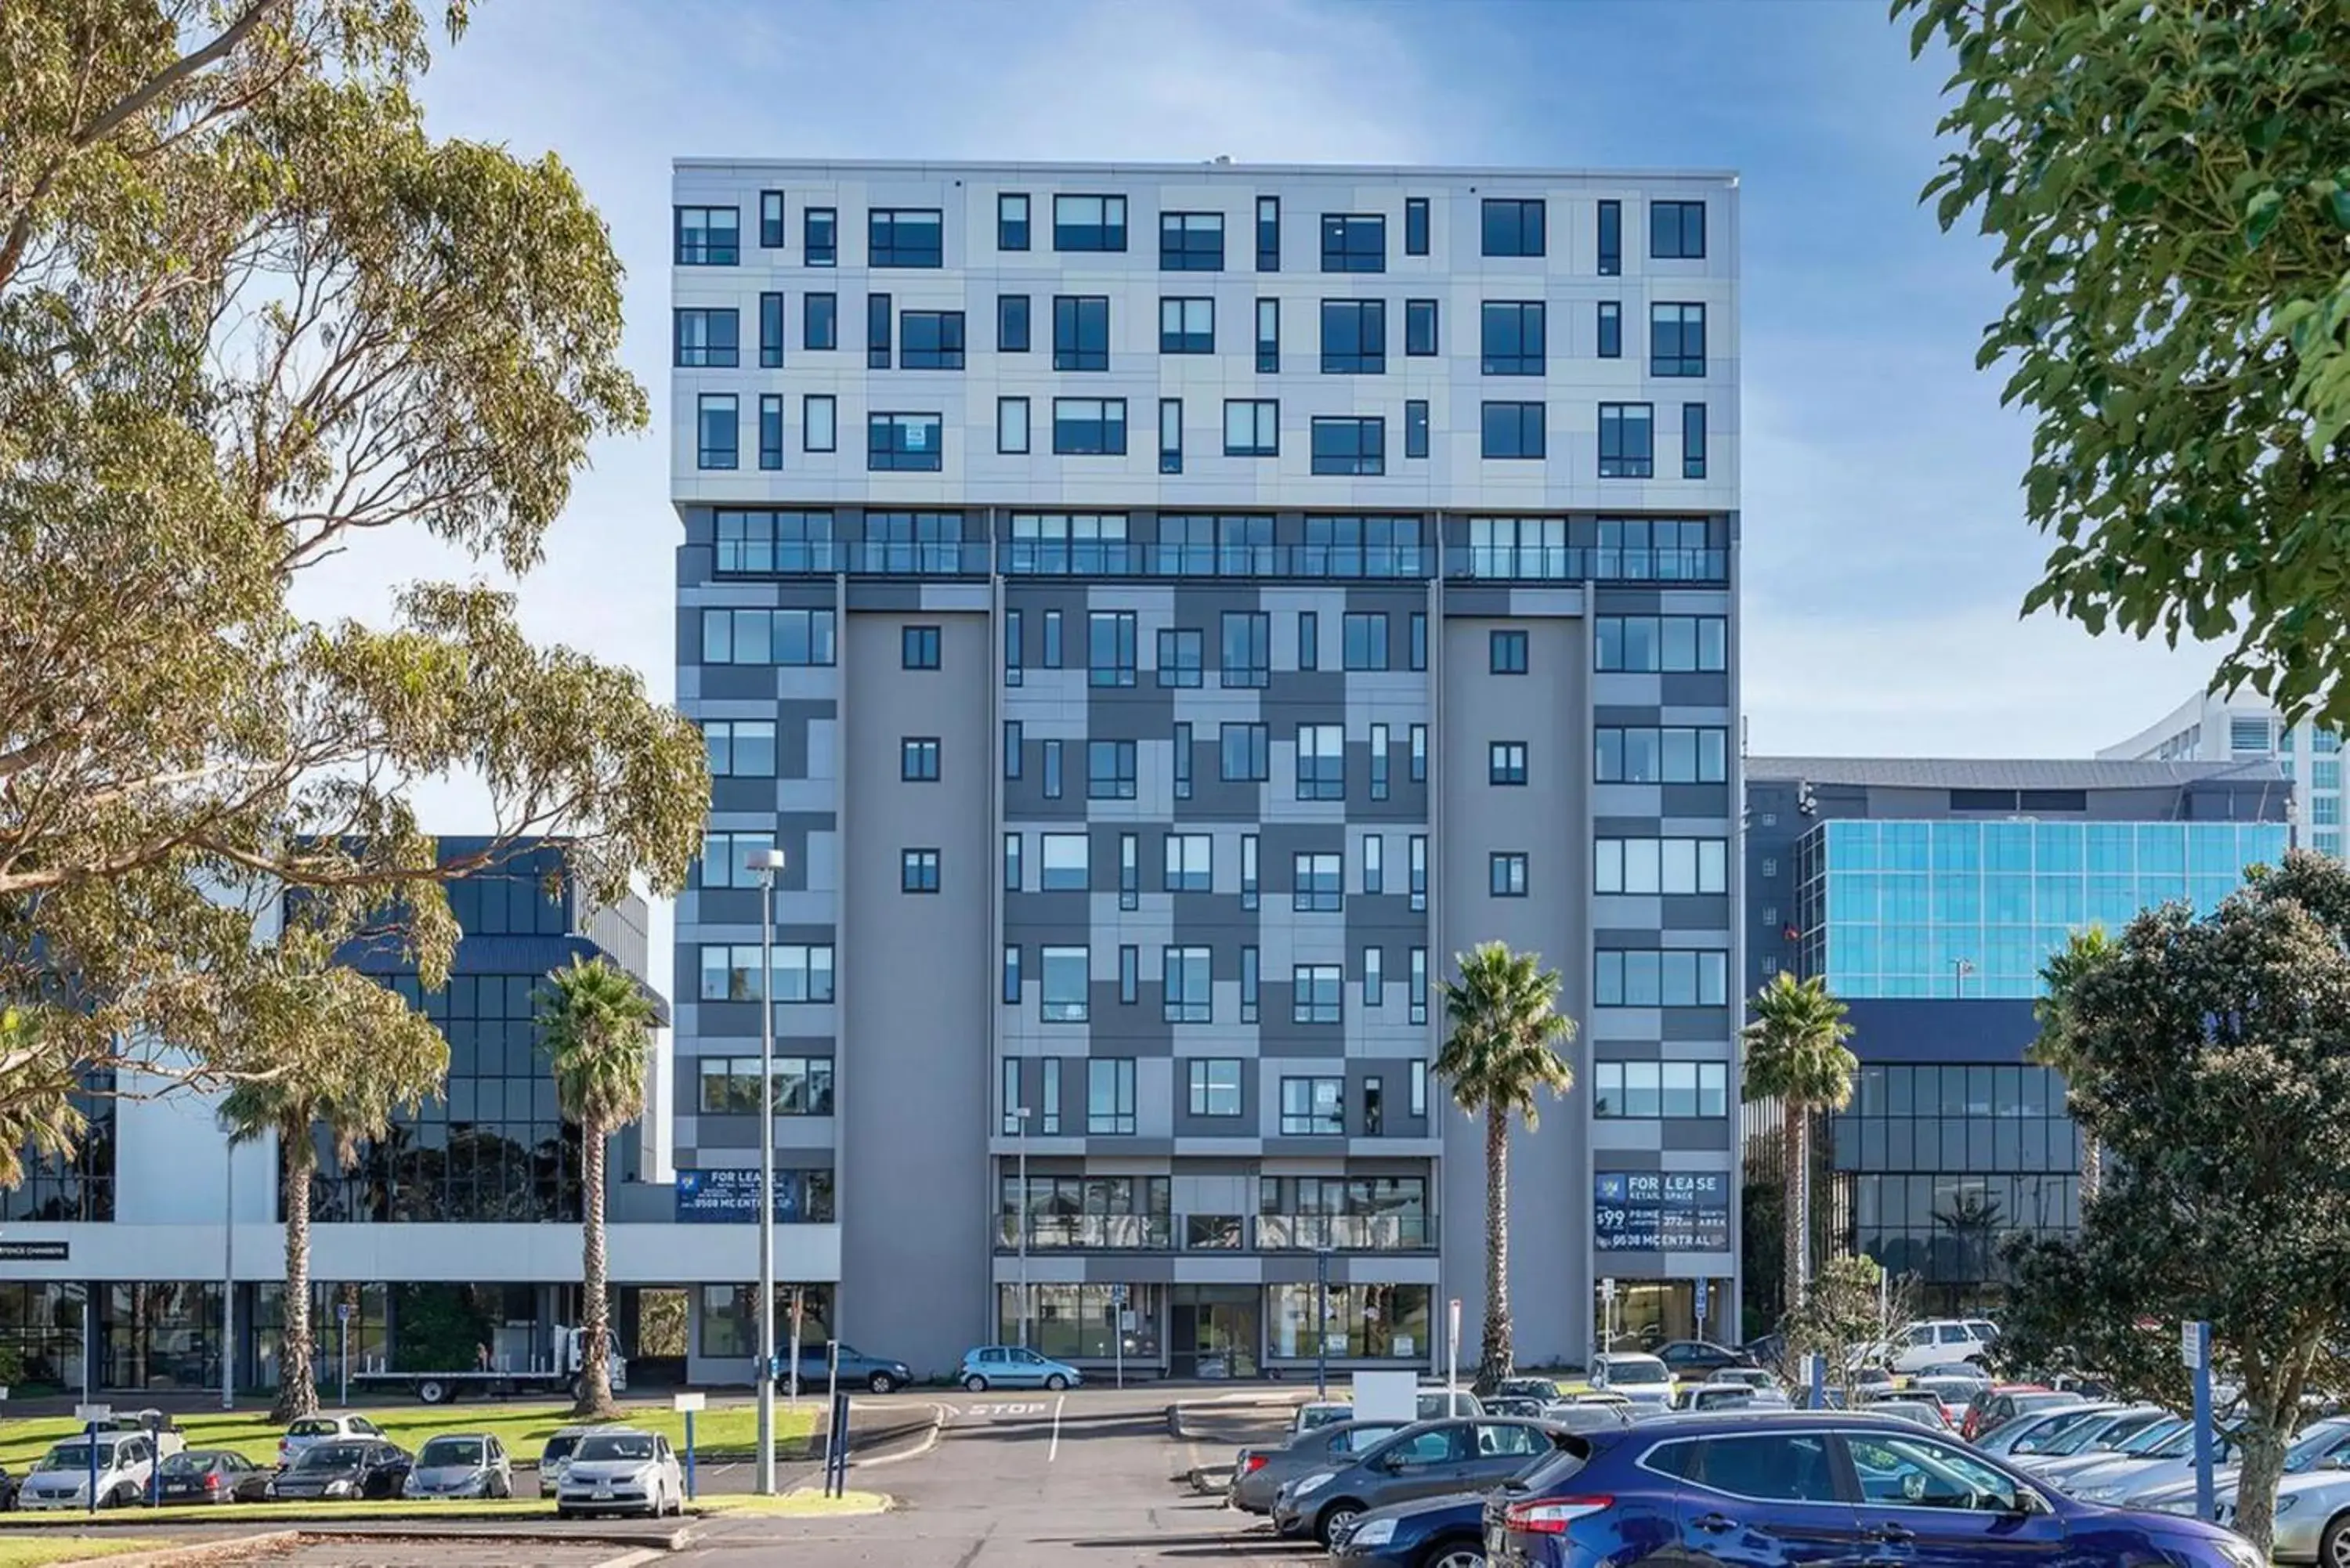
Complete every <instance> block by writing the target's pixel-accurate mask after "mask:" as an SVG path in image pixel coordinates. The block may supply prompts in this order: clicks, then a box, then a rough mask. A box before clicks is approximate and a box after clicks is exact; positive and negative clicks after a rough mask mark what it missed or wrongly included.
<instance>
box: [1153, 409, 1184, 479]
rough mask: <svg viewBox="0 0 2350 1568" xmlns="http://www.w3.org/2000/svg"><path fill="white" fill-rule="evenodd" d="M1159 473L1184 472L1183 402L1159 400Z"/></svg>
mask: <svg viewBox="0 0 2350 1568" xmlns="http://www.w3.org/2000/svg"><path fill="white" fill-rule="evenodd" d="M1159 472H1161V473H1180V472H1183V400H1182V399H1180V398H1161V399H1159Z"/></svg>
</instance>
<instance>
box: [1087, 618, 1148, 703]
mask: <svg viewBox="0 0 2350 1568" xmlns="http://www.w3.org/2000/svg"><path fill="white" fill-rule="evenodd" d="M1135 671H1136V650H1135V618H1134V611H1132V610H1089V611H1087V614H1086V684H1087V685H1088V686H1131V685H1133V684H1134V680H1135Z"/></svg>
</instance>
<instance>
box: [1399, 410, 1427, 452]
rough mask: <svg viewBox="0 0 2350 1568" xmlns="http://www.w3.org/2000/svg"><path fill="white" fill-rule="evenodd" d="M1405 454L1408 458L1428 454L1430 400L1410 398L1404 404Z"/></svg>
mask: <svg viewBox="0 0 2350 1568" xmlns="http://www.w3.org/2000/svg"><path fill="white" fill-rule="evenodd" d="M1403 454H1404V456H1405V457H1406V458H1418V457H1426V456H1427V455H1428V400H1427V399H1426V398H1411V399H1408V400H1406V401H1405V403H1404V405H1403Z"/></svg>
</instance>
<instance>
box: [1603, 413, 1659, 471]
mask: <svg viewBox="0 0 2350 1568" xmlns="http://www.w3.org/2000/svg"><path fill="white" fill-rule="evenodd" d="M1656 437H1657V431H1656V409H1655V407H1654V406H1653V405H1651V404H1648V403H1602V404H1600V405H1599V477H1600V478H1602V479H1649V478H1653V477H1654V476H1655V474H1656V471H1657V441H1656Z"/></svg>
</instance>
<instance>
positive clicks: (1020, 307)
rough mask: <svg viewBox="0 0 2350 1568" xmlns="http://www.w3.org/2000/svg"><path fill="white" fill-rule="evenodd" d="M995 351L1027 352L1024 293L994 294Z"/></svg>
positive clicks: (1026, 320) (1000, 352)
mask: <svg viewBox="0 0 2350 1568" xmlns="http://www.w3.org/2000/svg"><path fill="white" fill-rule="evenodd" d="M995 351H996V352H997V353H999V354H1025V353H1026V352H1028V296H1026V295H1024V294H999V295H997V296H995Z"/></svg>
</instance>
